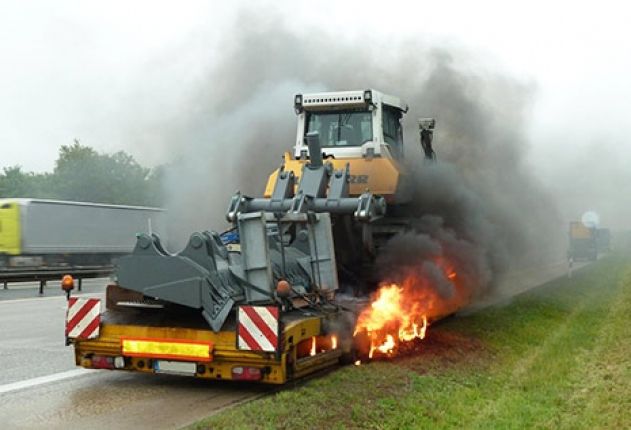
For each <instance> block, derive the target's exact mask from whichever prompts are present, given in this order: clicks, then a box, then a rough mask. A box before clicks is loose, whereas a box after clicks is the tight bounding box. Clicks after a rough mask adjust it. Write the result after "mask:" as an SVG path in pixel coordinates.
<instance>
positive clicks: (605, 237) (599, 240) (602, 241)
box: [596, 228, 611, 252]
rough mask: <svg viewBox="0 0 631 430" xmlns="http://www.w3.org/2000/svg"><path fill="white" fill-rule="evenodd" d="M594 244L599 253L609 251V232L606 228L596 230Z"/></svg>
mask: <svg viewBox="0 0 631 430" xmlns="http://www.w3.org/2000/svg"><path fill="white" fill-rule="evenodd" d="M596 244H597V246H598V251H599V252H609V251H611V232H610V231H609V229H608V228H599V229H598V230H596Z"/></svg>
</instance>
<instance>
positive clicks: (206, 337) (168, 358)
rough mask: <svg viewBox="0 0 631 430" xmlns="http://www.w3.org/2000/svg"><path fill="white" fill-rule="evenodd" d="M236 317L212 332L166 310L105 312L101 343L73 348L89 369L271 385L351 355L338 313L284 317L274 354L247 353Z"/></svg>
mask: <svg viewBox="0 0 631 430" xmlns="http://www.w3.org/2000/svg"><path fill="white" fill-rule="evenodd" d="M92 300H96V299H92ZM99 306H100V303H99ZM236 315H238V313H237V314H235V317H234V318H229V319H228V320H227V321H226V323H225V324H224V327H223V328H222V330H221V331H219V332H214V331H212V330H211V329H210V328H209V327H208V324H207V323H206V322H205V320H204V319H203V318H202V317H201V316H197V317H195V316H194V315H191V313H190V312H188V313H186V314H185V313H184V312H180V313H179V314H178V312H177V311H175V312H166V311H165V309H164V308H160V307H156V308H155V309H151V308H146V307H143V308H138V309H134V308H133V307H132V308H128V309H121V310H106V311H105V312H103V313H102V314H100V330H99V332H98V336H96V337H94V338H92V339H79V338H76V339H69V343H72V344H74V352H75V362H76V364H77V365H78V366H82V367H85V368H89V369H111V370H127V371H135V372H143V373H174V374H178V375H188V376H193V377H197V378H205V379H214V380H248V381H257V382H261V383H268V384H284V383H286V382H288V381H290V380H293V379H297V378H301V377H304V376H307V375H309V374H311V373H314V372H317V371H319V370H322V369H325V368H328V367H331V366H334V365H336V364H337V363H338V362H339V361H340V358H342V356H343V355H344V354H345V350H346V351H347V352H348V351H350V344H349V342H348V341H345V340H344V339H341V335H340V333H338V332H337V331H336V329H334V327H337V328H339V327H342V326H344V321H343V320H344V312H342V311H340V310H329V311H317V310H312V309H306V310H305V309H302V310H301V309H296V310H292V311H290V312H280V313H279V319H278V322H279V324H278V343H277V345H276V348H275V350H274V351H269V350H268V351H254V350H245V349H243V348H241V347H240V344H239V341H238V336H240V331H239V328H238V327H239V322H238V321H237V317H236ZM342 336H343V335H342Z"/></svg>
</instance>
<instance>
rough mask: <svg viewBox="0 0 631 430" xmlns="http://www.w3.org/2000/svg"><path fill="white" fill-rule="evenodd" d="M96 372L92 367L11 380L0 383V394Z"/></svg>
mask: <svg viewBox="0 0 631 430" xmlns="http://www.w3.org/2000/svg"><path fill="white" fill-rule="evenodd" d="M92 372H96V370H93V369H83V368H82V369H74V370H68V371H67V372H59V373H53V374H52V375H46V376H40V377H37V378H32V379H25V380H23V381H17V382H11V383H10V384H4V385H0V394H6V393H10V392H11V391H16V390H22V389H24V388H31V387H36V386H38V385H43V384H48V383H51V382H56V381H62V380H64V379H70V378H76V377H77V376H81V375H86V374H88V373H92Z"/></svg>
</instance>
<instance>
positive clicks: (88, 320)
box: [66, 297, 101, 339]
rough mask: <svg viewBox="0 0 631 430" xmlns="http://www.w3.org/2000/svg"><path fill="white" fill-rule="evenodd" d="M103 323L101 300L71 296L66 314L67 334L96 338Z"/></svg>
mask: <svg viewBox="0 0 631 430" xmlns="http://www.w3.org/2000/svg"><path fill="white" fill-rule="evenodd" d="M100 325H101V300H100V299H83V298H81V299H80V298H78V297H70V300H68V312H67V314H66V336H67V337H71V338H74V339H94V338H96V337H98V336H99V326H100Z"/></svg>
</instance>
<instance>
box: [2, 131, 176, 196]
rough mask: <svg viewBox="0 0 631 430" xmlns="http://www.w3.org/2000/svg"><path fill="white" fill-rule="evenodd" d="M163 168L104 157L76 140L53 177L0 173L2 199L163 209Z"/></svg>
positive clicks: (15, 170) (64, 150) (123, 156)
mask: <svg viewBox="0 0 631 430" xmlns="http://www.w3.org/2000/svg"><path fill="white" fill-rule="evenodd" d="M163 175H164V167H162V166H159V167H157V168H154V169H150V168H147V167H143V166H141V165H140V164H138V162H136V160H134V157H132V156H131V155H129V154H127V153H126V152H124V151H119V152H116V153H114V154H105V153H99V152H97V151H95V150H94V149H93V148H91V147H89V146H84V145H81V144H80V143H79V142H78V141H76V140H75V142H74V144H72V145H63V146H62V147H61V148H60V149H59V157H58V158H57V160H56V161H55V168H54V169H53V171H52V173H50V172H47V173H34V172H25V171H24V170H22V167H21V166H11V167H4V168H3V169H2V172H0V198H7V197H28V198H41V199H56V200H73V201H83V202H94V203H110V204H123V205H141V206H161V205H162V203H163V202H162V187H161V182H162V181H161V179H162V176H163Z"/></svg>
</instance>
